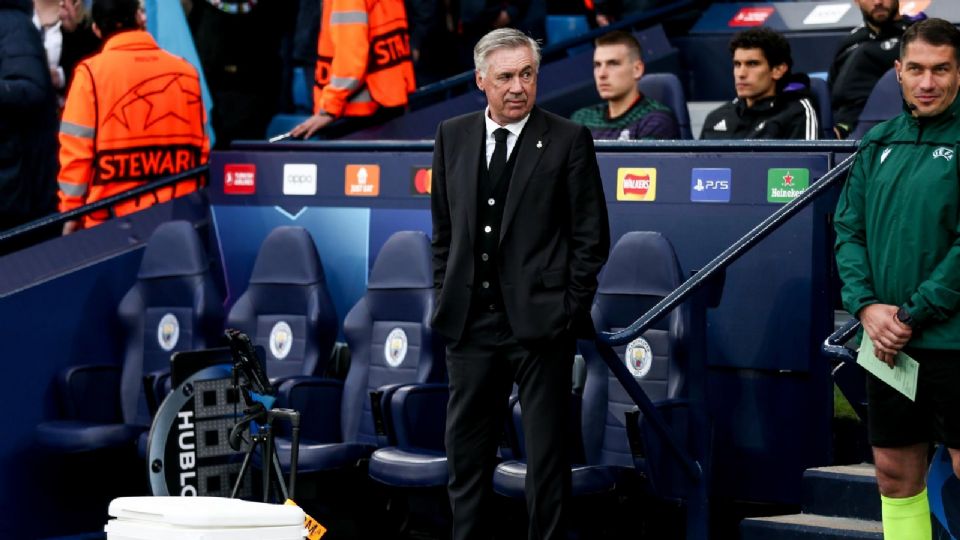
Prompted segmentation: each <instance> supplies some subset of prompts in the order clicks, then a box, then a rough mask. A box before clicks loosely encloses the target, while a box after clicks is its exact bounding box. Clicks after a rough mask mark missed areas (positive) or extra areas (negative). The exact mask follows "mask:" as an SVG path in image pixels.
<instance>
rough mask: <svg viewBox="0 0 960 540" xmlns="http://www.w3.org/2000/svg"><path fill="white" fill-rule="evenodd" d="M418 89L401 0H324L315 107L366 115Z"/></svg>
mask: <svg viewBox="0 0 960 540" xmlns="http://www.w3.org/2000/svg"><path fill="white" fill-rule="evenodd" d="M415 89H416V81H415V79H414V76H413V62H411V61H410V35H409V33H408V32H407V13H406V10H405V9H404V7H403V0H325V1H324V2H323V16H322V18H321V25H320V38H319V40H318V43H317V73H316V86H315V87H314V90H313V98H314V99H313V103H314V112H316V113H318V114H319V113H320V112H321V111H326V112H327V113H328V114H330V115H331V116H334V117H340V116H370V115H371V114H373V113H375V112H376V111H377V109H378V108H379V107H381V106H382V107H401V106H404V105H406V104H407V94H409V93H410V92H413V91H414V90H415Z"/></svg>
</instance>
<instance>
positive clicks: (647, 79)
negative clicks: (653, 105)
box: [638, 73, 693, 140]
mask: <svg viewBox="0 0 960 540" xmlns="http://www.w3.org/2000/svg"><path fill="white" fill-rule="evenodd" d="M638 87H639V88H640V92H642V93H643V95H645V96H649V97H651V98H653V99H655V100H657V101H659V102H660V103H663V104H664V105H666V106H667V107H670V110H672V111H673V115H674V116H675V117H676V118H677V125H678V126H679V127H680V138H681V139H684V140H690V139H693V132H692V131H691V130H690V112H689V111H688V110H687V98H686V97H684V94H683V86H682V85H681V84H680V79H678V78H677V76H676V75H674V74H673V73H647V74H645V75H644V76H643V77H642V78H641V79H640V83H639V84H638Z"/></svg>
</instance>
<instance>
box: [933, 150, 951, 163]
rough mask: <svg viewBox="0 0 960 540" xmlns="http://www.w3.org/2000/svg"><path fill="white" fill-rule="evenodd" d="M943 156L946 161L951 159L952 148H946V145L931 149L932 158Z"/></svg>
mask: <svg viewBox="0 0 960 540" xmlns="http://www.w3.org/2000/svg"><path fill="white" fill-rule="evenodd" d="M937 158H943V159H945V160H947V161H951V160H953V150H951V149H949V148H947V147H946V146H941V147H940V148H937V149H936V150H934V151H933V159H937Z"/></svg>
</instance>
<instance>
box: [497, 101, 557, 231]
mask: <svg viewBox="0 0 960 540" xmlns="http://www.w3.org/2000/svg"><path fill="white" fill-rule="evenodd" d="M524 131H525V133H524V134H523V138H522V139H521V141H520V145H519V147H517V148H514V152H516V153H517V160H516V162H515V164H514V167H513V176H511V177H510V187H509V189H508V190H507V201H506V202H505V203H504V207H503V220H502V221H501V222H500V241H501V242H503V237H504V234H505V233H506V232H507V229H508V228H509V227H510V223H511V222H512V221H513V216H514V214H516V213H517V207H518V206H519V205H520V198H521V197H522V196H523V192H524V190H525V189H526V188H527V184H528V183H529V182H530V176H531V175H532V174H533V171H535V170H536V168H537V164H539V163H540V156H542V155H543V153H544V151H546V148H547V146H549V140H548V138H547V131H549V126H548V125H547V122H546V119H545V118H544V116H543V114H542V113H541V112H540V109H538V108H537V107H534V108H533V110H532V111H531V112H530V120H528V121H527V125H526V126H524Z"/></svg>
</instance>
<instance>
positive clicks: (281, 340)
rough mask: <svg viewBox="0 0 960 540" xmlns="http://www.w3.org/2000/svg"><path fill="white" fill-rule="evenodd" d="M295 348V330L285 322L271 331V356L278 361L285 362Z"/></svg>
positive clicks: (274, 326) (281, 322) (279, 323)
mask: <svg viewBox="0 0 960 540" xmlns="http://www.w3.org/2000/svg"><path fill="white" fill-rule="evenodd" d="M292 347H293V330H291V329H290V325H289V324H287V323H286V322H285V321H280V322H278V323H277V324H275V325H273V328H271V329H270V354H272V355H273V357H274V358H276V359H277V360H283V359H284V358H286V357H287V355H288V354H290V349H291V348H292Z"/></svg>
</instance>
